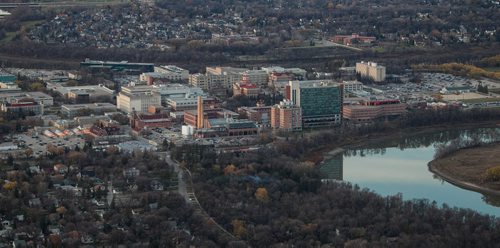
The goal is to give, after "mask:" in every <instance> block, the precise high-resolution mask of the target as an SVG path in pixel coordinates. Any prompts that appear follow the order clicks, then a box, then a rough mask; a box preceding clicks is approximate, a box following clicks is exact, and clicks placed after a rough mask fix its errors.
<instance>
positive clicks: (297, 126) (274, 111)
mask: <svg viewBox="0 0 500 248" xmlns="http://www.w3.org/2000/svg"><path fill="white" fill-rule="evenodd" d="M271 127H272V128H273V129H280V130H283V131H300V130H302V110H301V109H300V107H298V106H295V105H294V104H293V103H292V102H291V101H288V100H284V101H282V102H280V104H276V105H274V106H273V107H272V108H271Z"/></svg>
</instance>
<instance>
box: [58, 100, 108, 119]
mask: <svg viewBox="0 0 500 248" xmlns="http://www.w3.org/2000/svg"><path fill="white" fill-rule="evenodd" d="M116 110H117V108H116V105H114V104H111V103H107V102H104V103H88V104H64V105H61V112H62V113H63V114H64V115H65V116H67V117H68V118H73V117H75V116H81V114H86V115H88V114H98V115H101V114H104V113H106V112H115V111H116Z"/></svg>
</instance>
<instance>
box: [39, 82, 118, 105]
mask: <svg viewBox="0 0 500 248" xmlns="http://www.w3.org/2000/svg"><path fill="white" fill-rule="evenodd" d="M47 90H52V91H55V92H57V93H59V94H60V95H62V96H63V97H64V98H66V99H70V100H72V101H73V102H74V103H90V102H107V101H111V100H112V99H113V96H114V91H113V90H111V89H109V88H108V87H106V86H104V85H102V84H99V85H80V86H62V85H60V84H58V83H47Z"/></svg>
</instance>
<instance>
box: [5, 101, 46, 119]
mask: <svg viewBox="0 0 500 248" xmlns="http://www.w3.org/2000/svg"><path fill="white" fill-rule="evenodd" d="M43 109H44V105H43V104H40V103H38V102H36V101H35V100H34V99H33V98H18V99H13V100H12V101H9V102H2V103H1V105H0V110H1V111H2V112H5V113H11V114H19V115H43Z"/></svg>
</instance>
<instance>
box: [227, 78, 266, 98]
mask: <svg viewBox="0 0 500 248" xmlns="http://www.w3.org/2000/svg"><path fill="white" fill-rule="evenodd" d="M259 94H260V88H259V87H258V86H257V85H256V84H252V83H243V82H242V83H235V84H233V96H239V95H244V96H248V97H252V98H256V97H258V96H259Z"/></svg>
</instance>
